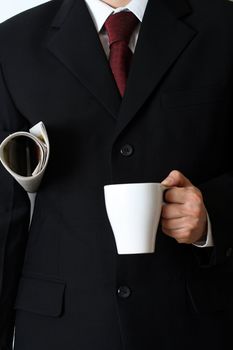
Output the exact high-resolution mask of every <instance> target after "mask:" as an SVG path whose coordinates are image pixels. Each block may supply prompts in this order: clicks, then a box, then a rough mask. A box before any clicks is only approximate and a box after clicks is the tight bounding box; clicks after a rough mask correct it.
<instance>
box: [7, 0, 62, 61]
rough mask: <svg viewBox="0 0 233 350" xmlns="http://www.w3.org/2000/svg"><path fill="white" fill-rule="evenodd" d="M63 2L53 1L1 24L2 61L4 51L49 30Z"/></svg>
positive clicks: (59, 0) (60, 0)
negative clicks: (44, 30)
mask: <svg viewBox="0 0 233 350" xmlns="http://www.w3.org/2000/svg"><path fill="white" fill-rule="evenodd" d="M62 2H63V0H51V1H48V2H46V3H43V4H41V5H39V6H36V7H33V8H31V9H29V10H26V11H24V12H21V13H19V14H17V15H15V16H13V17H11V18H9V19H7V20H6V21H4V22H2V23H1V24H0V60H1V57H2V56H4V51H5V50H7V49H8V48H10V47H13V46H14V45H16V44H18V45H19V43H20V42H25V41H27V40H28V38H29V37H32V36H33V35H36V34H37V33H38V34H39V33H40V32H41V31H43V29H47V28H48V25H49V24H50V22H51V21H52V20H53V17H54V16H55V15H56V13H57V10H58V9H59V7H60V6H61V4H62Z"/></svg>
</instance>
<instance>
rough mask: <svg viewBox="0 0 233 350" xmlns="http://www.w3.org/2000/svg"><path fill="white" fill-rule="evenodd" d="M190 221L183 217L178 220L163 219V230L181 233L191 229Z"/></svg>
mask: <svg viewBox="0 0 233 350" xmlns="http://www.w3.org/2000/svg"><path fill="white" fill-rule="evenodd" d="M190 221H191V220H190V219H189V218H187V217H181V218H176V219H162V221H161V225H162V229H164V230H169V231H174V232H176V231H179V232H180V230H181V229H182V230H183V229H186V230H189V229H190V228H191V227H190V226H191V225H190Z"/></svg>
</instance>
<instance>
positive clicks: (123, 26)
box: [104, 11, 139, 45]
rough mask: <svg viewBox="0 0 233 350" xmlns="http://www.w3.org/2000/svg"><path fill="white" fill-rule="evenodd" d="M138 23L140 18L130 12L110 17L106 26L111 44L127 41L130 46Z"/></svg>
mask: <svg viewBox="0 0 233 350" xmlns="http://www.w3.org/2000/svg"><path fill="white" fill-rule="evenodd" d="M138 21H139V20H138V18H137V17H136V16H135V15H134V14H133V13H132V12H129V11H127V12H126V11H122V12H118V13H116V14H113V15H111V16H109V17H108V18H107V20H106V22H105V24H104V26H105V29H106V31H107V33H108V37H109V44H110V45H112V44H113V43H114V42H116V41H125V42H126V43H127V44H129V41H130V37H131V35H132V33H133V31H134V29H135V27H136V25H137V24H138Z"/></svg>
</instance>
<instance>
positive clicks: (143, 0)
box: [85, 0, 214, 248]
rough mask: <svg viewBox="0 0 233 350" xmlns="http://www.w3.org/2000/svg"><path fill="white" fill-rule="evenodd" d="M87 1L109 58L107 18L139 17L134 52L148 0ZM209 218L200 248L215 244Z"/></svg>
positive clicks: (132, 48) (198, 245) (131, 40)
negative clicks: (120, 2) (123, 1)
mask: <svg viewBox="0 0 233 350" xmlns="http://www.w3.org/2000/svg"><path fill="white" fill-rule="evenodd" d="M151 1H155V0H151ZM85 2H86V4H87V7H88V10H89V12H90V15H91V17H92V19H93V22H94V24H95V27H96V30H97V32H98V33H99V38H100V41H101V43H102V45H103V49H104V51H105V53H106V56H107V58H108V57H109V52H110V50H109V40H108V35H107V33H106V31H105V30H104V27H103V25H104V23H105V21H106V20H107V18H108V17H109V16H110V15H112V14H115V13H117V12H121V11H131V12H132V13H133V14H134V15H135V16H136V17H137V18H138V19H139V24H138V25H137V27H136V28H135V30H134V32H133V33H132V36H131V39H130V42H129V48H130V49H131V51H132V52H133V53H134V51H135V47H136V44H137V39H138V35H139V31H140V26H141V22H142V20H143V16H144V13H145V10H146V6H147V3H148V0H131V1H130V2H129V3H128V5H126V6H124V7H118V8H113V7H111V6H110V5H108V4H106V3H105V2H104V1H101V0H85ZM207 219H208V232H207V238H206V241H204V242H198V243H196V244H194V245H195V246H197V247H200V248H205V247H212V246H213V245H214V243H213V237H212V231H211V223H210V220H209V216H208V215H207Z"/></svg>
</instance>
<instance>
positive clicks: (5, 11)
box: [0, 0, 48, 22]
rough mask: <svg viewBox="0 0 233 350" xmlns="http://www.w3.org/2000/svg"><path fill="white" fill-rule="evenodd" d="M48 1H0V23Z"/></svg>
mask: <svg viewBox="0 0 233 350" xmlns="http://www.w3.org/2000/svg"><path fill="white" fill-rule="evenodd" d="M47 1H48V0H0V22H3V21H5V20H6V19H7V18H9V17H12V16H14V15H16V14H17V13H19V12H22V11H25V10H27V9H29V8H31V7H34V6H37V5H40V4H42V3H44V2H47Z"/></svg>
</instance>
